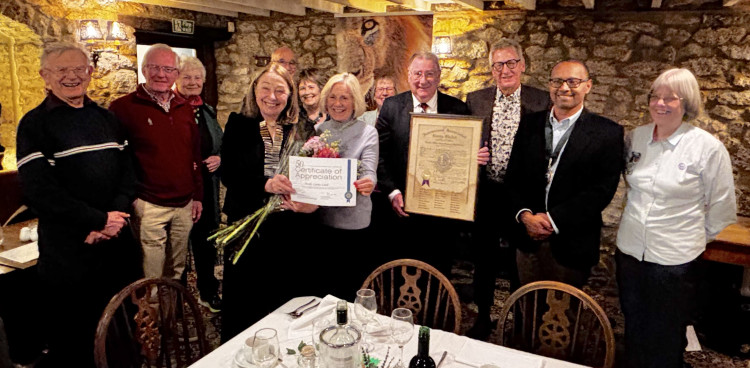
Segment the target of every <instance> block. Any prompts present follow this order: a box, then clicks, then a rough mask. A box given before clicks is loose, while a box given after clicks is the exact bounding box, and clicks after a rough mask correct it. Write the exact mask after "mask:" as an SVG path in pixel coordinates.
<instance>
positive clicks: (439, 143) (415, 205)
mask: <svg viewBox="0 0 750 368" xmlns="http://www.w3.org/2000/svg"><path fill="white" fill-rule="evenodd" d="M481 139H482V119H481V118H475V117H470V116H456V115H436V114H413V115H412V118H411V137H410V140H409V164H408V169H407V170H408V171H407V173H406V194H405V204H404V209H405V210H406V211H407V212H413V213H419V214H424V215H432V216H440V217H447V218H454V219H459V220H467V221H474V208H475V205H476V195H477V178H478V173H479V167H478V164H477V152H478V151H479V147H480V143H481V142H480V141H481Z"/></svg>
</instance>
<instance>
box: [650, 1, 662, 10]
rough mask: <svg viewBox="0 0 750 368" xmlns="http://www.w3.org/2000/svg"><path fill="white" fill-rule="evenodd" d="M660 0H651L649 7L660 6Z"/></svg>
mask: <svg viewBox="0 0 750 368" xmlns="http://www.w3.org/2000/svg"><path fill="white" fill-rule="evenodd" d="M661 1H662V0H651V8H653V9H659V8H661Z"/></svg>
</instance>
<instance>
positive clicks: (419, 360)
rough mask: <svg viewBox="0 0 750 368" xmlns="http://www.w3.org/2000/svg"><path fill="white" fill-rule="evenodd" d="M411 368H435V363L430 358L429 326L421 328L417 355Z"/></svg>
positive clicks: (410, 364) (412, 359)
mask: <svg viewBox="0 0 750 368" xmlns="http://www.w3.org/2000/svg"><path fill="white" fill-rule="evenodd" d="M409 368H435V361H434V360H433V359H432V357H431V356H430V328H429V327H427V326H422V327H420V328H419V342H418V345H417V355H415V356H414V358H411V361H410V362H409Z"/></svg>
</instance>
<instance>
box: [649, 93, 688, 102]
mask: <svg viewBox="0 0 750 368" xmlns="http://www.w3.org/2000/svg"><path fill="white" fill-rule="evenodd" d="M659 100H662V101H664V104H665V105H668V104H671V103H673V102H675V101H682V98H680V97H675V96H666V97H661V96H657V95H652V94H650V93H649V94H648V102H649V103H657V102H659Z"/></svg>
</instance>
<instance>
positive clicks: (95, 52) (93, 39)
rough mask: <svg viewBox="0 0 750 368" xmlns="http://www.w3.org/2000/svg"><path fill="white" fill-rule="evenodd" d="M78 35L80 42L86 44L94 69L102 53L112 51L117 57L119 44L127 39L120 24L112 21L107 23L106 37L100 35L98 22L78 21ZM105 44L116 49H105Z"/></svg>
mask: <svg viewBox="0 0 750 368" xmlns="http://www.w3.org/2000/svg"><path fill="white" fill-rule="evenodd" d="M78 33H79V37H80V39H81V41H82V42H85V43H86V48H87V49H88V50H89V52H90V53H91V61H92V62H93V63H94V67H95V68H96V63H97V62H98V61H99V56H100V55H101V53H102V52H103V51H114V52H115V53H117V54H118V57H119V51H120V43H121V42H122V41H126V40H127V39H128V36H127V35H126V34H125V31H124V30H123V29H122V25H121V24H120V22H117V21H112V20H110V21H107V36H106V37H104V36H103V35H102V30H101V27H100V26H99V21H98V20H96V19H85V20H81V21H79V25H78ZM107 42H112V43H113V44H114V46H115V47H116V50H113V49H111V48H107V47H106V46H107V45H106V43H107Z"/></svg>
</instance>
